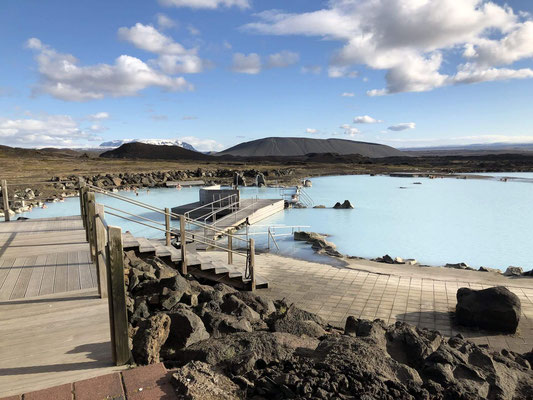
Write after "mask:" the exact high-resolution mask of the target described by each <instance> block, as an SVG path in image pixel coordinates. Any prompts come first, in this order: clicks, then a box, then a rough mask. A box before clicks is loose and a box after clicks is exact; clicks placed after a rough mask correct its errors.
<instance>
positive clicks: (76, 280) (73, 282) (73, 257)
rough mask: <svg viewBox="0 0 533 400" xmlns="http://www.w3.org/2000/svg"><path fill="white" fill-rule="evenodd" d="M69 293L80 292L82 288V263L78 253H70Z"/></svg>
mask: <svg viewBox="0 0 533 400" xmlns="http://www.w3.org/2000/svg"><path fill="white" fill-rule="evenodd" d="M67 257H68V271H67V291H71V290H79V289H80V288H81V286H80V263H79V261H78V252H69V253H68V256H67Z"/></svg>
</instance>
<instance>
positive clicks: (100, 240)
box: [94, 204, 107, 299]
mask: <svg viewBox="0 0 533 400" xmlns="http://www.w3.org/2000/svg"><path fill="white" fill-rule="evenodd" d="M95 210H96V215H95V216H94V247H95V259H96V270H97V272H98V294H99V295H100V298H102V299H105V298H107V267H106V263H105V258H104V257H105V256H106V254H105V251H106V244H107V243H106V242H107V237H106V230H105V227H104V223H103V222H102V220H103V219H104V206H103V204H96V206H95Z"/></svg>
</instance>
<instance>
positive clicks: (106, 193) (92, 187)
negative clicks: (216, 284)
mask: <svg viewBox="0 0 533 400" xmlns="http://www.w3.org/2000/svg"><path fill="white" fill-rule="evenodd" d="M86 186H87V187H88V188H90V189H92V190H93V191H95V192H98V193H100V194H103V195H106V196H109V197H113V198H116V199H118V200H123V201H125V202H128V203H131V204H134V205H136V206H138V207H142V208H146V209H148V210H151V211H155V212H157V213H159V214H163V215H167V213H166V212H165V211H164V210H160V209H159V208H157V207H154V206H151V205H149V204H146V203H142V202H140V201H137V200H132V199H129V198H127V197H124V196H120V195H118V194H115V193H112V192H109V191H107V190H105V189H101V188H99V187H97V186H93V185H90V184H87V185H86ZM169 215H170V216H171V217H174V218H178V219H179V218H181V217H182V215H180V214H176V213H173V212H170V213H169ZM183 217H184V216H183ZM185 222H186V223H189V224H192V225H196V226H199V227H201V228H204V227H206V226H205V224H203V223H202V222H199V221H196V220H194V219H190V218H185ZM207 227H208V228H209V229H212V230H214V231H216V232H218V233H220V234H222V235H227V236H232V237H234V236H233V235H232V234H230V233H227V232H225V231H223V230H221V229H217V228H215V227H213V226H211V225H207ZM234 238H235V239H238V240H243V239H241V238H239V237H234Z"/></svg>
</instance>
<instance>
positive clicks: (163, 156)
mask: <svg viewBox="0 0 533 400" xmlns="http://www.w3.org/2000/svg"><path fill="white" fill-rule="evenodd" d="M100 157H104V158H131V159H150V160H208V159H212V158H213V157H212V156H208V155H205V154H204V153H200V152H198V151H196V150H188V149H186V148H184V147H181V146H176V145H170V146H165V145H154V144H148V143H142V142H130V143H124V144H123V145H122V146H120V147H119V148H117V149H113V150H109V151H106V152H105V153H102V154H100Z"/></svg>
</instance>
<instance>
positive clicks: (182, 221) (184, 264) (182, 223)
mask: <svg viewBox="0 0 533 400" xmlns="http://www.w3.org/2000/svg"><path fill="white" fill-rule="evenodd" d="M180 242H181V273H182V274H183V275H187V238H186V237H185V217H184V216H183V215H181V216H180Z"/></svg>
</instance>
